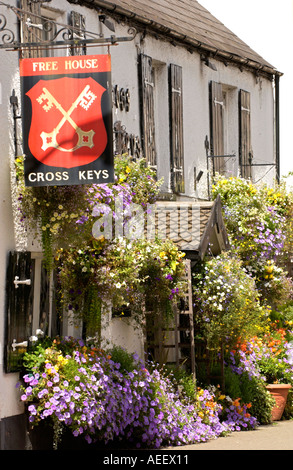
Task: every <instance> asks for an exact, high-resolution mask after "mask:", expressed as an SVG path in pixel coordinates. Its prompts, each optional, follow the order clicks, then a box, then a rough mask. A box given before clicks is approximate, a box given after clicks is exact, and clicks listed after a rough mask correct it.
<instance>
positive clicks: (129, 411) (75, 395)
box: [21, 338, 253, 448]
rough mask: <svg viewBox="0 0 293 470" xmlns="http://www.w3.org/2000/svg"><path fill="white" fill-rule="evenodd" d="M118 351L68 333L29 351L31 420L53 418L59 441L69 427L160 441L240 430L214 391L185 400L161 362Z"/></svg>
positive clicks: (94, 434) (93, 436)
mask: <svg viewBox="0 0 293 470" xmlns="http://www.w3.org/2000/svg"><path fill="white" fill-rule="evenodd" d="M116 353H117V348H116V351H115V348H114V349H113V350H112V352H110V354H109V353H107V352H105V351H102V350H100V349H99V348H97V347H95V346H94V345H91V346H90V345H85V344H84V343H83V342H81V341H80V340H73V339H72V338H63V339H55V340H54V341H53V342H52V343H51V344H48V342H46V344H45V345H44V346H43V347H42V346H41V345H37V346H36V349H35V350H33V351H29V352H28V353H27V354H26V356H25V365H26V368H27V369H28V370H27V373H25V374H24V376H23V385H22V387H21V388H22V392H23V393H22V395H21V400H22V401H23V402H24V403H25V404H26V406H27V411H28V414H29V421H30V423H31V425H32V426H38V425H39V424H40V423H41V422H43V421H44V420H46V421H48V420H50V421H51V422H53V424H54V428H55V431H56V432H55V447H57V446H58V437H59V439H60V436H61V433H60V431H61V430H62V428H64V427H66V428H67V429H69V430H70V431H71V433H72V434H73V436H75V437H78V436H79V437H84V438H85V440H86V441H87V442H88V443H92V442H95V441H102V442H108V441H111V440H114V439H127V440H128V441H130V442H133V444H134V445H136V446H137V447H140V446H148V447H150V446H151V447H155V448H158V447H160V446H162V445H182V444H188V443H192V442H201V441H206V440H208V439H211V438H215V437H218V436H219V435H221V434H222V433H224V432H228V431H233V430H235V427H234V425H233V424H231V423H229V422H225V421H223V422H221V420H220V412H221V410H222V407H221V406H220V405H217V404H216V403H215V399H214V397H213V394H212V392H209V391H202V390H199V391H198V396H197V398H196V401H197V405H196V404H195V402H194V401H193V402H192V401H188V400H181V399H180V397H179V395H178V393H177V392H176V390H175V389H174V387H173V385H172V381H171V380H170V379H169V378H168V377H166V376H164V375H163V374H162V373H161V372H160V371H159V370H157V369H156V368H155V367H150V368H149V369H146V368H145V366H144V365H143V364H142V363H141V362H140V361H139V360H138V358H137V356H136V355H133V356H132V357H131V359H130V360H127V361H125V360H124V361H123V360H122V361H120V362H118V361H117V360H115V354H116ZM36 356H37V359H36ZM119 357H120V359H121V354H120V355H119ZM116 358H117V354H116ZM251 423H252V421H251ZM252 424H253V423H252Z"/></svg>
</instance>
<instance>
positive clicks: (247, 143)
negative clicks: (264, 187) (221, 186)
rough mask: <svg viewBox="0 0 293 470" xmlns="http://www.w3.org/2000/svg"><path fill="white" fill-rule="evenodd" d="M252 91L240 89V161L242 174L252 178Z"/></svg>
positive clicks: (244, 176)
mask: <svg viewBox="0 0 293 470" xmlns="http://www.w3.org/2000/svg"><path fill="white" fill-rule="evenodd" d="M250 111H251V108H250V93H249V92H248V91H244V90H240V91H239V163H240V169H241V176H242V177H243V178H251V176H252V172H251V163H252V151H251V118H250Z"/></svg>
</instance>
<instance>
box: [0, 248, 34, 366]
mask: <svg viewBox="0 0 293 470" xmlns="http://www.w3.org/2000/svg"><path fill="white" fill-rule="evenodd" d="M33 277H34V262H33V260H32V259H31V254H30V253H29V252H10V253H9V257H8V266H7V275H6V325H5V351H4V360H5V369H6V372H16V371H18V370H20V360H21V357H22V355H23V352H24V351H25V350H26V346H25V343H24V342H27V341H28V339H29V337H30V336H31V335H32V317H33V286H34V279H33ZM23 280H30V282H31V284H30V285H28V284H15V282H17V281H23ZM13 344H14V345H15V344H18V346H14V347H13ZM22 344H23V345H22Z"/></svg>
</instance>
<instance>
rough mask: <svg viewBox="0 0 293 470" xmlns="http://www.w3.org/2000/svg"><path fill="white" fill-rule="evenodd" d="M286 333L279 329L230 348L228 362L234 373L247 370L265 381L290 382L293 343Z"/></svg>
mask: <svg viewBox="0 0 293 470" xmlns="http://www.w3.org/2000/svg"><path fill="white" fill-rule="evenodd" d="M287 334H288V332H286V330H284V329H283V328H280V329H277V330H276V331H273V332H271V333H267V334H265V335H264V336H263V337H253V338H251V339H250V340H249V341H247V342H244V343H242V344H241V345H240V346H239V347H238V348H237V349H236V350H232V351H231V352H230V365H231V367H232V369H233V370H234V372H236V373H237V374H241V373H243V372H247V373H248V374H249V375H250V377H256V378H259V379H262V380H263V381H265V382H266V383H293V344H292V342H291V341H290V340H289V341H288V338H287V337H286V336H287Z"/></svg>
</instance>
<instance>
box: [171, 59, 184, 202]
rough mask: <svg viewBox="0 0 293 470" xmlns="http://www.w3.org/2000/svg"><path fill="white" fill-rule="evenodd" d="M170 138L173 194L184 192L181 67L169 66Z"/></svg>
mask: <svg viewBox="0 0 293 470" xmlns="http://www.w3.org/2000/svg"><path fill="white" fill-rule="evenodd" d="M169 74H170V79H169V95H170V137H171V185H172V189H173V191H175V192H180V193H183V192H184V146H183V95H182V93H183V92H182V67H180V66H178V65H174V64H170V70H169Z"/></svg>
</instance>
